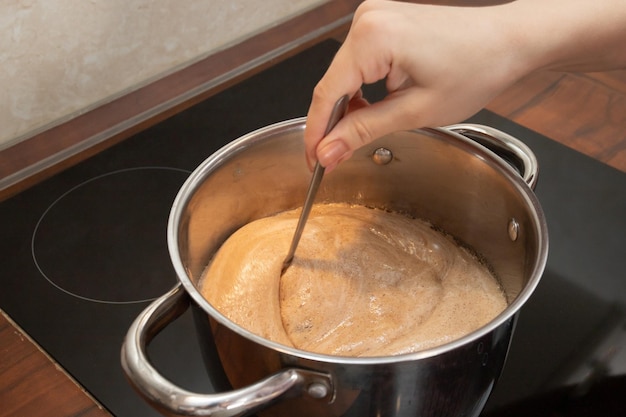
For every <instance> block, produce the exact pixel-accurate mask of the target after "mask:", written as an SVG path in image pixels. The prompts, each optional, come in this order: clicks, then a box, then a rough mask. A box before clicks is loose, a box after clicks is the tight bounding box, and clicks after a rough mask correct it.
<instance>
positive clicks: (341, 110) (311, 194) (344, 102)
mask: <svg viewBox="0 0 626 417" xmlns="http://www.w3.org/2000/svg"><path fill="white" fill-rule="evenodd" d="M349 102H350V98H349V97H348V96H342V97H341V98H340V99H339V100H337V102H336V103H335V106H334V107H333V111H332V112H331V113H330V118H329V119H328V125H327V126H326V130H325V131H324V136H326V135H328V134H329V133H330V131H331V130H333V128H334V127H335V125H336V124H337V123H338V122H339V120H341V118H342V117H343V116H344V114H345V113H346V110H348V103H349ZM324 171H325V168H324V167H323V166H322V165H321V164H320V162H319V161H316V162H315V168H314V169H313V176H312V177H311V182H310V183H309V188H308V190H307V192H306V198H305V199H304V204H303V205H302V211H301V212H300V218H299V219H298V224H297V225H296V231H295V233H294V235H293V239H292V241H291V246H290V247H289V252H287V256H286V257H285V260H284V261H283V267H282V270H281V275H282V274H284V273H285V271H286V270H287V268H289V265H291V262H292V261H293V256H294V255H295V253H296V249H297V248H298V243H299V242H300V237H301V236H302V231H303V230H304V226H305V225H306V221H307V219H308V218H309V213H311V208H312V207H313V202H314V201H315V196H316V195H317V190H318V188H319V186H320V183H321V182H322V178H323V177H324Z"/></svg>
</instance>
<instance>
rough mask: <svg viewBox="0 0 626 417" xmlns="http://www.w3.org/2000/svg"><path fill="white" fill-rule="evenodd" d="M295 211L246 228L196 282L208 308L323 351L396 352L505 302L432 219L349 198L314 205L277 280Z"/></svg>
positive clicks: (482, 317) (451, 334)
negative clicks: (356, 203) (289, 261)
mask: <svg viewBox="0 0 626 417" xmlns="http://www.w3.org/2000/svg"><path fill="white" fill-rule="evenodd" d="M299 213H300V210H293V211H286V212H283V213H280V214H278V215H275V216H272V217H267V218H263V219H260V220H256V221H254V222H251V223H249V224H247V225H245V226H243V227H242V228H241V229H239V230H238V231H237V232H235V233H234V234H233V235H232V236H231V237H230V238H229V239H228V240H227V241H226V242H225V243H224V244H223V245H222V247H221V248H220V249H219V251H218V252H217V254H216V255H215V257H214V259H213V260H212V262H211V264H210V265H209V266H208V268H207V270H206V271H205V273H204V276H203V279H202V281H201V292H202V294H203V296H204V297H205V298H206V299H207V300H208V301H209V302H210V303H211V304H212V305H213V306H214V307H215V308H217V309H218V310H219V311H220V312H222V313H223V314H224V315H225V316H227V317H228V318H229V319H230V320H232V321H233V322H235V323H236V324H238V325H240V326H241V327H244V328H246V329H248V330H249V331H251V332H253V333H256V334H258V335H260V336H262V337H264V338H267V339H270V340H273V341H276V342H279V343H282V344H285V345H288V346H293V347H296V348H298V349H302V350H306V351H311V352H317V353H324V354H330V355H342V356H387V355H397V354H402V353H409V352H415V351H419V350H423V349H426V348H429V347H433V346H437V345H440V344H443V343H446V342H449V341H451V340H454V339H457V338H459V337H462V336H464V335H466V334H468V333H470V332H472V331H473V330H476V329H477V328H479V327H481V326H483V325H484V324H486V323H487V322H489V321H490V320H492V319H493V318H494V317H495V316H496V315H498V314H499V313H500V312H501V311H502V310H504V308H505V307H506V305H507V303H506V298H505V295H504V293H503V292H502V290H501V288H500V286H499V284H498V282H497V280H496V279H495V278H494V277H493V275H492V274H491V273H490V271H489V270H488V268H487V267H485V266H484V265H483V264H482V263H481V262H479V261H478V260H477V259H476V258H475V257H474V256H473V255H472V254H471V253H470V252H469V251H468V250H466V249H464V248H462V247H460V246H459V245H458V244H457V243H455V242H454V240H453V239H451V238H450V237H448V236H446V235H444V234H442V233H440V232H438V231H436V230H434V229H433V228H432V227H431V226H430V224H429V223H426V222H423V221H420V220H416V219H411V218H409V217H406V216H403V215H401V214H397V213H390V212H386V211H382V210H377V209H370V208H366V207H362V206H350V205H347V204H323V205H315V206H314V207H313V209H312V211H311V214H310V216H309V220H308V222H307V224H306V227H305V229H304V233H303V235H302V238H301V241H300V244H299V246H298V249H297V251H296V254H295V258H294V260H293V263H292V264H291V266H290V267H289V268H288V269H287V271H286V272H285V273H284V275H283V276H282V278H281V276H280V272H281V267H282V263H283V260H284V258H285V256H286V254H287V252H288V249H289V245H290V243H291V239H292V237H293V233H294V230H295V228H296V224H297V221H298V216H299Z"/></svg>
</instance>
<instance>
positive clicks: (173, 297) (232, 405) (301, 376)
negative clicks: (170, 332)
mask: <svg viewBox="0 0 626 417" xmlns="http://www.w3.org/2000/svg"><path fill="white" fill-rule="evenodd" d="M189 303H190V297H189V295H188V294H187V292H186V291H185V290H184V289H183V288H182V286H181V285H180V284H179V285H177V286H176V287H174V288H173V289H172V290H170V291H169V292H168V293H166V294H165V295H163V296H161V297H160V298H158V299H157V300H155V301H154V302H152V304H150V305H149V306H148V307H147V308H146V309H145V310H144V311H143V312H142V313H141V314H140V315H139V316H138V317H137V318H136V319H135V321H134V322H133V324H132V325H131V326H130V328H129V330H128V332H127V334H126V337H125V339H124V343H123V345H122V352H121V362H122V368H123V369H124V372H125V374H126V377H127V378H128V380H129V381H130V382H131V384H132V385H133V386H134V388H135V389H136V390H137V391H138V392H139V393H140V394H141V395H142V396H143V397H144V398H145V399H146V400H147V401H148V402H149V403H150V404H151V405H152V406H153V407H155V408H157V409H158V410H159V411H161V412H163V413H164V414H166V415H173V416H216V417H229V416H238V415H241V414H244V413H246V414H247V413H251V412H255V411H258V410H261V409H263V408H266V407H268V406H269V405H271V404H273V403H274V402H276V401H277V400H280V399H281V398H283V397H286V396H293V395H300V394H302V393H307V394H306V395H309V396H311V397H313V398H318V399H329V400H330V399H332V397H333V393H332V385H331V379H330V377H329V376H328V375H326V374H323V373H320V372H314V371H309V370H306V369H297V368H285V369H283V370H281V371H279V372H277V373H275V374H273V375H271V376H268V377H267V378H265V379H263V380H261V381H259V382H257V383H255V384H253V385H250V386H248V387H244V388H240V389H237V390H233V391H229V392H224V393H216V394H199V393H195V392H190V391H187V390H184V389H182V388H180V387H178V386H176V385H175V384H173V383H172V382H170V381H169V380H167V379H166V378H164V377H163V376H162V375H161V374H159V372H158V371H157V370H156V369H155V368H154V367H153V366H152V364H151V363H150V362H149V360H148V356H147V350H146V349H147V346H148V344H149V343H150V341H151V340H152V339H153V338H154V337H155V336H156V335H157V334H158V333H159V332H160V331H161V330H163V329H164V328H165V327H166V326H167V325H168V324H169V323H171V322H173V321H174V320H175V319H176V318H178V317H179V316H180V315H182V314H183V313H184V312H185V311H186V310H187V309H188V307H189V305H190V304H189Z"/></svg>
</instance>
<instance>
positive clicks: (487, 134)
mask: <svg viewBox="0 0 626 417" xmlns="http://www.w3.org/2000/svg"><path fill="white" fill-rule="evenodd" d="M444 129H445V130H448V131H451V132H454V133H459V134H461V135H463V136H465V137H467V138H469V139H472V140H474V141H475V142H478V143H479V144H481V145H483V146H484V147H486V148H487V149H489V150H491V151H493V152H494V153H495V154H496V155H498V156H499V157H500V158H501V159H503V160H504V161H505V162H506V163H507V164H509V165H510V166H511V167H512V168H514V169H515V170H516V171H517V172H518V174H519V175H520V176H521V177H522V178H523V179H524V181H525V182H526V184H528V186H529V187H530V188H531V189H534V188H535V185H537V174H538V173H539V164H538V163H537V157H536V156H535V154H534V153H533V151H532V150H531V149H530V148H529V147H528V146H527V145H526V144H525V143H524V142H522V141H521V140H519V139H517V138H515V137H513V136H511V135H509V134H507V133H504V132H502V131H500V130H498V129H495V128H493V127H490V126H485V125H479V124H473V123H464V124H456V125H450V126H446V127H444Z"/></svg>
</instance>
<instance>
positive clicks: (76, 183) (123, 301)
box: [0, 41, 626, 417]
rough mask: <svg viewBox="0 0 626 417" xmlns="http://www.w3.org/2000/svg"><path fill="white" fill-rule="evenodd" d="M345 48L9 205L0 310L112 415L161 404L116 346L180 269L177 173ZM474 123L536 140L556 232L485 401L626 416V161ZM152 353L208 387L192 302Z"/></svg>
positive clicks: (298, 112) (255, 124) (294, 105)
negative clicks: (142, 387) (620, 164)
mask: <svg viewBox="0 0 626 417" xmlns="http://www.w3.org/2000/svg"><path fill="white" fill-rule="evenodd" d="M337 47H338V44H337V43H335V42H331V41H329V42H325V43H322V44H320V45H317V46H315V47H313V48H311V49H309V50H307V51H304V52H302V53H300V54H299V55H296V56H294V57H293V58H290V59H289V60H287V61H285V62H282V63H280V64H278V65H276V66H275V67H272V68H270V69H268V70H266V71H264V72H262V73H260V74H258V75H256V76H254V77H252V78H251V79H249V80H246V81H244V82H242V83H240V84H238V85H236V86H234V87H232V88H230V89H228V90H226V91H224V92H222V93H220V94H218V95H216V96H214V97H211V98H209V99H208V100H206V101H204V102H202V103H199V104H197V105H195V106H193V107H192V108H190V109H188V110H186V111H184V112H182V113H180V114H178V115H176V116H173V117H171V118H170V119H168V120H165V121H163V122H161V123H159V124H157V125H155V126H153V127H151V128H149V129H147V130H145V131H143V132H141V133H139V134H137V135H135V136H133V137H131V138H129V139H128V140H126V141H124V142H123V143H121V144H119V145H116V146H115V147H113V148H111V149H109V150H107V151H104V152H102V153H100V154H98V155H97V156H95V157H93V158H91V159H89V160H87V161H84V162H83V163H81V164H79V165H77V166H75V167H73V168H70V169H68V170H66V171H64V172H62V173H60V174H58V175H56V176H55V177H53V178H51V179H49V180H47V181H44V182H42V183H40V184H38V185H36V186H34V187H32V188H31V189H29V190H27V191H25V192H23V193H21V194H19V195H17V196H15V197H13V198H11V199H9V200H7V201H4V202H2V203H0V230H2V240H1V243H0V245H1V253H2V262H1V263H0V308H1V309H3V310H4V311H5V312H6V313H7V314H9V315H10V316H11V317H12V319H13V320H15V321H16V322H17V323H18V325H20V326H21V327H22V328H23V329H25V331H26V332H27V333H28V334H29V335H30V336H31V337H32V338H33V339H34V340H35V341H36V342H37V343H38V344H39V345H40V346H42V348H43V349H44V350H46V351H47V352H48V353H49V354H50V356H51V357H52V358H54V359H55V360H56V361H57V362H58V363H59V364H60V365H61V366H62V367H63V368H64V369H65V370H66V371H67V372H68V373H69V374H70V375H72V376H73V377H74V378H75V379H76V380H77V381H79V382H80V384H82V385H83V386H84V387H85V388H86V390H87V391H88V392H89V393H91V395H93V396H94V397H95V398H96V399H97V400H98V401H99V402H101V403H102V404H103V405H104V407H106V408H107V409H108V410H109V411H110V412H111V413H112V414H114V415H115V416H119V417H135V416H157V415H158V414H157V413H156V412H155V411H154V410H153V409H152V408H150V406H148V405H147V404H146V403H144V401H143V400H142V399H141V398H139V397H138V395H137V394H136V393H135V392H134V391H133V390H132V389H131V387H130V386H129V384H128V383H127V382H126V380H125V378H124V376H123V373H122V370H121V367H120V360H119V357H120V347H121V343H122V339H123V337H124V335H125V333H126V330H127V329H128V327H129V325H130V324H131V322H132V321H133V319H134V318H135V317H136V316H137V315H138V314H139V313H140V311H141V310H143V309H144V308H145V307H146V306H147V305H148V303H149V302H150V300H152V299H154V298H155V297H158V296H159V295H161V294H163V293H165V292H166V291H167V290H169V289H170V288H171V287H173V286H174V284H175V283H176V279H175V274H174V271H173V268H172V266H171V264H170V261H169V255H168V253H167V247H166V235H165V232H166V223H167V217H168V215H169V210H170V207H171V204H172V201H173V199H174V197H175V195H176V193H177V191H178V189H179V187H180V186H181V185H182V183H183V181H184V180H185V179H186V177H187V176H188V175H189V173H190V172H191V171H192V170H194V169H195V167H196V166H198V165H199V164H200V163H201V162H202V161H203V160H204V159H205V158H207V157H208V156H209V155H211V154H212V153H213V152H215V151H216V150H217V149H218V148H220V147H221V146H223V145H224V144H226V143H228V142H229V141H231V140H233V139H236V138H237V137H239V136H241V135H243V134H245V133H248V132H250V131H252V130H254V129H256V128H259V127H262V126H266V125H268V124H271V123H274V122H278V121H282V120H286V119H289V118H293V117H299V116H303V115H305V114H306V110H307V106H308V103H309V99H310V94H311V92H312V90H313V87H314V85H315V83H316V82H317V80H318V79H319V78H320V77H321V76H322V74H323V72H324V70H325V69H326V67H327V66H328V64H329V62H330V60H331V59H332V56H333V54H334V52H335V51H336V49H337ZM366 95H367V96H368V97H380V95H381V89H380V86H378V87H373V88H371V89H369V90H368V91H367V92H366ZM470 121H472V122H477V123H483V124H487V125H491V126H493V127H496V128H498V129H500V130H503V131H505V132H507V133H509V134H512V135H513V136H516V137H518V138H520V139H522V140H524V141H525V142H526V143H527V144H528V145H529V146H530V147H531V148H532V149H533V150H534V151H535V153H536V154H537V157H538V159H539V163H540V174H539V184H538V186H537V189H536V193H537V194H538V196H539V199H540V201H541V204H542V206H543V208H544V210H545V213H546V217H547V220H548V226H549V231H550V256H549V260H548V265H547V269H546V272H545V274H544V277H543V279H542V282H541V284H540V285H539V287H538V289H537V292H536V293H535V294H534V295H533V297H532V298H531V300H530V301H529V302H528V304H527V305H526V306H525V307H524V308H523V309H522V312H521V315H520V319H519V322H518V327H517V329H516V333H515V336H514V340H513V343H512V346H511V351H510V354H509V359H508V361H507V365H506V367H505V370H504V373H503V375H502V377H501V379H500V381H499V382H498V385H497V386H496V388H495V391H494V392H493V394H492V396H491V398H490V400H489V402H488V403H487V406H486V409H485V412H484V415H485V416H487V415H488V416H492V417H495V416H518V415H519V416H522V415H524V416H530V415H532V416H579V415H580V416H582V415H602V416H611V415H626V414H625V413H624V410H626V396H625V395H624V393H626V378H625V374H626V352H624V350H625V349H626V347H625V346H626V329H625V318H624V317H625V316H624V311H625V309H626V272H625V270H626V249H625V248H626V175H625V174H624V173H621V172H619V171H617V170H615V169H612V168H610V167H607V166H605V165H603V164H600V163H598V162H596V161H594V160H592V159H590V158H588V157H586V156H583V155H581V154H579V153H577V152H574V151H572V150H570V149H567V148H565V147H563V146H561V145H559V144H557V143H554V142H552V141H550V140H548V139H547V138H544V137H542V136H540V135H538V134H536V133H534V132H532V131H529V130H527V129H525V128H522V127H520V126H518V125H516V124H514V123H512V122H510V121H508V120H505V119H503V118H500V117H498V116H496V115H494V114H492V113H489V112H486V111H484V112H481V113H479V114H478V115H477V116H475V117H473V118H472V119H471V120H470ZM149 353H150V355H151V356H152V358H153V361H154V363H155V364H156V367H157V368H158V369H159V370H160V371H161V372H162V373H163V374H164V375H165V376H166V377H167V378H169V379H171V380H172V381H174V382H175V383H177V384H178V385H180V386H182V387H184V388H187V389H189V390H195V391H198V392H210V391H211V390H212V388H211V386H210V384H209V382H208V378H207V375H206V371H205V370H204V367H203V364H202V358H201V354H200V350H199V347H198V346H197V341H196V337H195V328H194V325H193V323H192V318H191V314H190V313H186V314H185V315H184V316H183V317H182V318H181V319H179V320H177V321H176V322H174V323H173V324H172V325H170V326H169V327H167V328H166V329H165V330H164V331H163V332H162V333H161V334H160V335H159V336H157V338H156V339H155V341H154V342H153V343H152V345H151V346H150V349H149ZM620 410H621V412H620Z"/></svg>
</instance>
